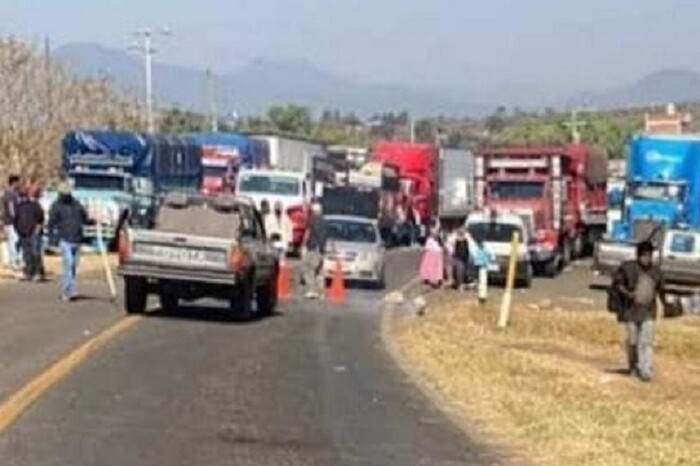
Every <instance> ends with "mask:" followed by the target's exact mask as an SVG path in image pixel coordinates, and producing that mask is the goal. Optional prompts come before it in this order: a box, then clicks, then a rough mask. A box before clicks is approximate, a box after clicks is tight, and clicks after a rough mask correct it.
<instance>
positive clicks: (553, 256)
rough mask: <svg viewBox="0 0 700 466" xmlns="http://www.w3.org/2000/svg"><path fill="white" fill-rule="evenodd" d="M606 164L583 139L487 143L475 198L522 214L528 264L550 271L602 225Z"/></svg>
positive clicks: (588, 246) (576, 253)
mask: <svg viewBox="0 0 700 466" xmlns="http://www.w3.org/2000/svg"><path fill="white" fill-rule="evenodd" d="M606 170H607V156H606V155H605V154H604V153H602V152H596V151H594V150H593V149H592V148H591V147H589V146H586V145H582V144H570V145H553V146H511V147H502V148H486V149H483V150H481V151H480V152H479V153H478V154H477V158H476V168H475V171H476V173H475V177H476V204H477V207H479V208H489V209H492V210H504V211H506V210H507V211H511V212H517V213H519V214H521V215H522V216H523V217H524V218H526V219H527V221H528V222H530V223H531V225H532V228H533V230H534V232H535V237H534V240H533V244H531V245H530V250H531V254H532V256H533V264H534V265H535V267H536V268H539V269H540V270H541V271H543V272H544V273H545V274H547V275H554V274H556V273H557V271H558V270H560V269H561V268H562V267H563V266H566V265H567V264H568V263H569V262H570V261H571V260H572V258H573V257H580V256H582V255H583V254H584V253H585V252H586V251H590V250H592V247H593V244H594V243H595V241H597V239H598V238H599V237H600V235H602V234H603V232H604V231H605V214H606V203H607V199H606V196H605V193H606Z"/></svg>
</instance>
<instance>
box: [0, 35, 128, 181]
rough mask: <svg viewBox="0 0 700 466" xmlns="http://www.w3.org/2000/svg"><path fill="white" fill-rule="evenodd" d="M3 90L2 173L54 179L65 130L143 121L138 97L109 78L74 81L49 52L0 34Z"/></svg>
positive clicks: (0, 106) (0, 96)
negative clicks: (114, 86) (129, 95)
mask: <svg viewBox="0 0 700 466" xmlns="http://www.w3.org/2000/svg"><path fill="white" fill-rule="evenodd" d="M0 89H2V92H0V173H4V174H7V173H9V172H15V173H21V174H22V175H23V176H24V177H25V179H35V180H40V181H45V180H50V179H52V178H54V177H55V176H56V172H57V169H58V166H57V164H58V160H59V158H58V157H57V153H58V150H59V144H60V140H61V138H62V137H63V135H64V134H65V132H66V131H68V130H70V129H74V128H82V127H95V128H103V127H110V128H124V129H129V128H133V127H136V126H138V125H139V120H138V111H137V110H138V107H137V106H136V103H135V101H130V100H129V99H127V97H126V96H125V95H121V94H118V93H116V92H115V91H114V90H113V89H112V86H111V85H110V83H109V81H108V80H107V79H94V80H79V79H76V78H74V77H73V76H72V75H71V73H70V70H66V69H63V68H62V67H61V66H60V65H58V64H56V63H54V62H53V61H52V60H51V57H50V54H48V53H46V51H44V50H40V49H39V48H36V47H34V46H32V45H29V44H26V43H23V42H21V41H18V40H16V39H13V38H0ZM1 182H2V183H4V182H5V180H4V179H3V180H2V181H1Z"/></svg>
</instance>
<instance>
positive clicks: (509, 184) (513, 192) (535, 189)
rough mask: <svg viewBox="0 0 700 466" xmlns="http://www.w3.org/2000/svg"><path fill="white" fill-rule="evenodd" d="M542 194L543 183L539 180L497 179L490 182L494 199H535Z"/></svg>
mask: <svg viewBox="0 0 700 466" xmlns="http://www.w3.org/2000/svg"><path fill="white" fill-rule="evenodd" d="M543 195H544V183H543V182H539V181H497V182H495V183H492V184H491V196H492V197H493V198H494V199H504V200H507V199H537V198H541V197H542V196H543Z"/></svg>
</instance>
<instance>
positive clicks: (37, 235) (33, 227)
mask: <svg viewBox="0 0 700 466" xmlns="http://www.w3.org/2000/svg"><path fill="white" fill-rule="evenodd" d="M43 226H44V210H43V209H42V208H41V205H40V204H39V202H38V201H37V200H36V199H35V198H34V196H33V192H31V191H30V189H29V188H27V189H23V190H21V191H20V200H19V203H18V204H17V210H16V212H15V224H14V227H15V231H16V232H17V236H18V237H19V244H20V249H21V250H22V257H23V259H24V276H23V277H22V280H37V281H38V280H40V279H41V275H42V272H43V271H42V270H41V269H42V263H41V239H42V238H41V236H42V234H41V233H42V228H43Z"/></svg>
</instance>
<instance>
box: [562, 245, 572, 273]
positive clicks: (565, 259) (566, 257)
mask: <svg viewBox="0 0 700 466" xmlns="http://www.w3.org/2000/svg"><path fill="white" fill-rule="evenodd" d="M571 249H572V248H571V240H568V239H566V240H564V242H563V243H562V246H561V268H564V267H566V266H568V265H569V264H571Z"/></svg>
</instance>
